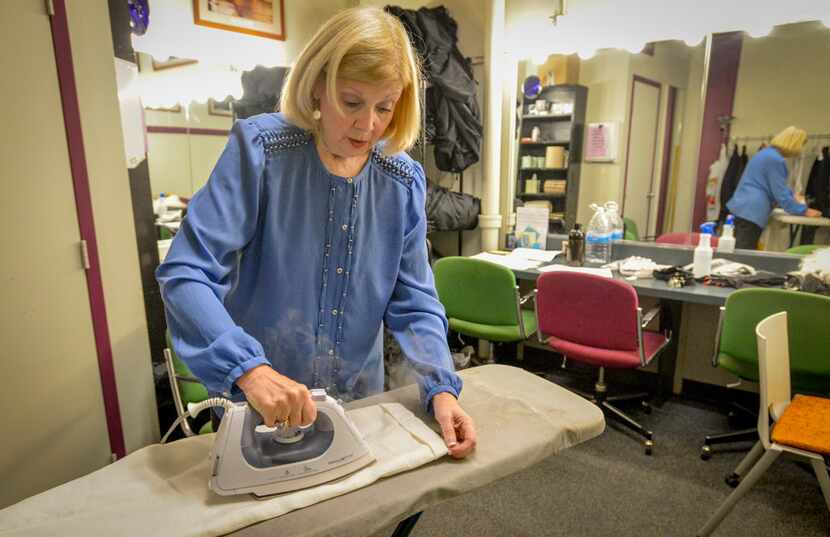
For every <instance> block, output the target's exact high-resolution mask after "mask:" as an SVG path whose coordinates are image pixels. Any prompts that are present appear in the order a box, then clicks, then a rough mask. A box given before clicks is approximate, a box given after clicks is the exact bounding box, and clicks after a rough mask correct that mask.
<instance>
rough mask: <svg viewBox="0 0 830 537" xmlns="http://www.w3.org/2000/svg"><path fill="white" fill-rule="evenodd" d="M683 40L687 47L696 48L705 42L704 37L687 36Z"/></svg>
mask: <svg viewBox="0 0 830 537" xmlns="http://www.w3.org/2000/svg"><path fill="white" fill-rule="evenodd" d="M681 39H682V40H683V42H684V43H686V46H689V47H696V46H697V45H698V44H700V42H701V41H703V36H702V35H687V36H686V37H683V38H681Z"/></svg>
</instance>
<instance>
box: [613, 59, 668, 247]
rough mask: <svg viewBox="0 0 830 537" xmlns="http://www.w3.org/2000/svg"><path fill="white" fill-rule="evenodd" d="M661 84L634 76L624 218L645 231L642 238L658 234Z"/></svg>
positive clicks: (630, 105)
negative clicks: (656, 203) (654, 215)
mask: <svg viewBox="0 0 830 537" xmlns="http://www.w3.org/2000/svg"><path fill="white" fill-rule="evenodd" d="M661 92H662V86H661V85H660V83H659V82H655V81H653V80H649V79H647V78H643V77H641V76H638V75H634V77H633V80H632V86H631V100H630V102H629V116H628V117H629V127H628V143H627V146H628V149H627V154H626V163H625V181H624V195H623V206H622V211H623V215H625V217H626V218H630V219H631V220H633V221H634V223H635V224H637V228H638V229H640V230H642V231H641V234H642V238H644V239H651V238H653V237H654V235H655V228H656V219H655V218H654V217H653V212H654V211H655V209H656V207H655V200H656V196H657V192H656V190H657V189H656V183H657V181H656V174H655V170H656V168H657V138H658V134H659V128H660V98H661Z"/></svg>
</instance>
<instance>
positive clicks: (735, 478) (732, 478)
mask: <svg viewBox="0 0 830 537" xmlns="http://www.w3.org/2000/svg"><path fill="white" fill-rule="evenodd" d="M724 481H725V482H726V484H727V485H729V486H730V487H732V488H733V489H734V488H735V487H737V486H738V485H740V484H741V476H739V475H738V474H736V473H734V472H733V473H731V474H729V475H728V476H726V479H724Z"/></svg>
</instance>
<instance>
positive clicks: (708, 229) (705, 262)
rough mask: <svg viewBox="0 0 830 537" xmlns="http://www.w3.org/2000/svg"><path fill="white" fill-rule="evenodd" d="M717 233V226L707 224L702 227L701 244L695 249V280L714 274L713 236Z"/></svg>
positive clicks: (693, 270) (693, 272)
mask: <svg viewBox="0 0 830 537" xmlns="http://www.w3.org/2000/svg"><path fill="white" fill-rule="evenodd" d="M714 232H715V226H714V224H712V223H711V222H706V223H704V224H701V226H700V242H699V243H698V245H697V248H695V260H694V265H693V267H694V268H692V274H693V275H694V277H695V279H698V278H703V277H705V276H708V275H709V273H711V272H712V246H711V240H712V234H713V233H714Z"/></svg>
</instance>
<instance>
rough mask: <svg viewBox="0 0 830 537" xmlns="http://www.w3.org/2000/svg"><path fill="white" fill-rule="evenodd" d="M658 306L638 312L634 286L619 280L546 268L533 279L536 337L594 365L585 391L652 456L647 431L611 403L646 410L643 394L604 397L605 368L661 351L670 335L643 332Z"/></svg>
mask: <svg viewBox="0 0 830 537" xmlns="http://www.w3.org/2000/svg"><path fill="white" fill-rule="evenodd" d="M657 311H658V310H657V309H654V310H652V311H650V312H649V313H648V314H647V315H645V316H643V313H642V310H641V309H640V307H639V302H638V300H637V293H636V292H635V291H634V288H633V287H631V285H629V284H628V283H625V282H623V281H619V280H614V279H611V278H604V277H602V276H594V275H592V274H581V273H576V272H546V273H544V274H542V275H541V276H540V277H539V279H538V280H537V281H536V318H537V323H538V331H537V333H538V334H539V340H540V341H541V342H543V343H547V344H548V345H549V346H550V347H551V348H552V349H553V350H555V351H557V352H559V353H561V354H563V355H564V356H565V358H566V359H568V360H575V361H577V362H583V363H585V364H589V365H592V366H595V367H597V368H599V378H598V380H597V382H596V384H595V385H594V393H593V394H591V395H586V397H587V398H588V399H590V400H591V401H593V402H594V403H596V404H597V405H598V406H599V407H600V408H601V409H602V411H603V413H605V415H606V416H608V417H610V418H614V419H616V420H619V421H620V422H621V423H622V424H623V425H625V426H627V427H629V428H631V429H632V430H634V431H635V432H637V433H638V434H640V435H641V436H643V437H644V438H645V441H644V446H645V452H646V455H651V448H652V446H653V443H652V436H653V435H652V432H651V431H649V430H647V429H646V428H645V427H643V426H642V425H640V424H639V423H637V422H636V421H634V420H633V419H632V418H630V417H629V416H627V415H626V414H624V413H623V412H622V411H621V410H620V409H618V408H617V407H616V406H614V405H613V404H612V402H617V401H640V402H641V404H642V405H643V409H644V410H645V411H646V412H650V410H651V407H650V406H648V403H647V402H646V399H648V394H647V393H637V394H630V395H614V396H608V395H607V386H606V384H605V368H606V367H612V368H631V369H634V368H638V367H643V366H645V365H647V364H648V363H649V362H651V360H653V359H654V358H655V357H656V356H657V354H658V353H659V352H660V351H662V350H663V349H664V348H665V347H666V344H667V343H668V342H669V338H668V337H666V336H665V335H663V334H659V333H656V332H649V331H646V330H644V328H645V326H646V325H647V324H648V323H649V322H650V321H651V320H652V319H653V318H654V316H655V315H656V314H657Z"/></svg>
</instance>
